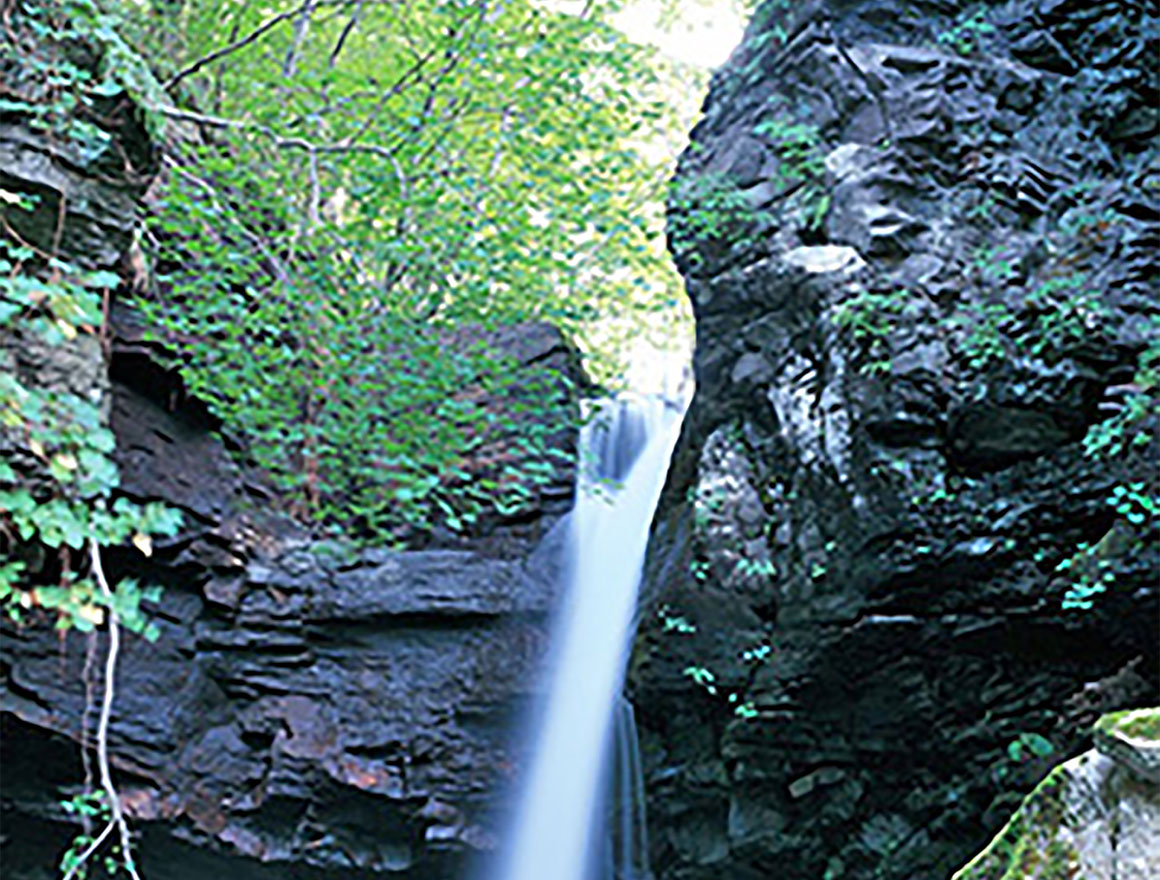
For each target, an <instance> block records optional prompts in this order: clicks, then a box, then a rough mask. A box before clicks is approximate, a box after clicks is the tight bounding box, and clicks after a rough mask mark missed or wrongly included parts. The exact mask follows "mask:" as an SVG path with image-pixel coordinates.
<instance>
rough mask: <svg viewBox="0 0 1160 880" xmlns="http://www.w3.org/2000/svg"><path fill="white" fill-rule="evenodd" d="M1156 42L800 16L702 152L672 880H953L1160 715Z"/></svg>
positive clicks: (774, 26)
mask: <svg viewBox="0 0 1160 880" xmlns="http://www.w3.org/2000/svg"><path fill="white" fill-rule="evenodd" d="M1156 52H1157V25H1156V19H1155V17H1154V10H1152V9H1151V8H1150V7H1148V6H1147V5H1146V4H1141V3H1133V2H1127V0H1123V2H1100V3H1088V2H1084V3H1080V2H1074V0H1015V2H1003V3H987V4H978V3H971V4H968V3H960V2H934V0H926V2H923V0H919V2H905V3H903V2H892V0H873V2H870V0H804V2H800V3H788V2H782V0H770V2H765V3H762V4H761V5H760V6H759V7H758V9H757V11H756V14H755V17H754V20H753V22H752V23H751V25H750V27H749V30H748V32H747V34H746V37H745V41H744V43H743V44H742V46H741V47H740V48H739V49H738V50H737V51H736V52H735V53H734V55H733V57H732V58H731V59H730V61H729V62H728V64H727V65H726V66H725V67H724V69H722V70H721V71H719V72H718V74H717V75H716V76H715V78H714V80H713V83H712V86H711V89H710V94H709V96H708V99H707V101H706V104H705V108H704V117H703V120H702V121H701V122H700V124H699V125H698V126H697V128H696V129H695V130H694V132H693V135H692V144H691V146H690V148H689V149H688V151H687V152H686V153H685V154H684V156H683V157H682V159H681V162H680V166H679V169H678V172H677V176H676V180H675V183H674V187H673V196H672V201H671V203H670V207H669V231H670V246H671V248H672V250H673V252H674V254H675V256H676V258H677V261H678V265H679V266H680V268H681V271H682V273H683V274H684V276H685V279H686V282H687V288H688V293H689V296H690V298H691V300H692V302H693V305H694V311H695V315H696V320H697V347H696V354H695V373H696V380H697V392H696V396H695V398H694V400H693V403H692V406H691V409H690V411H689V414H688V416H687V418H686V422H685V425H684V430H683V435H682V438H681V441H680V443H679V445H678V449H677V452H676V456H675V459H674V463H673V468H672V470H671V472H670V477H669V482H668V485H667V487H666V491H665V496H664V498H663V499H662V502H661V508H660V510H659V512H658V516H657V519H656V521H655V522H654V531H653V536H652V542H651V545H650V551H649V558H648V561H647V563H646V572H645V584H644V594H643V599H642V601H643V605H642V612H641V624H640V627H639V630H638V632H637V637H636V642H635V647H634V651H633V657H632V662H631V668H630V671H629V689H630V693H631V698H632V700H633V702H634V704H635V706H636V710H637V716H638V720H639V725H640V728H641V736H642V748H643V750H644V754H645V762H646V786H647V789H648V811H649V821H650V833H651V842H652V854H653V869H654V871H655V872H656V874H657V876H658V878H661V880H718V878H722V877H728V878H730V880H763V878H768V877H779V878H784V880H795V878H803V880H804V878H810V880H817V878H823V877H824V878H825V880H837V878H847V880H850V878H870V877H875V878H891V880H902V878H909V880H933V878H939V877H947V876H949V875H950V874H951V873H952V872H954V871H955V870H956V869H958V868H960V867H961V866H963V865H964V864H965V863H966V862H967V861H968V860H969V859H970V857H971V856H972V855H974V854H975V853H977V852H979V851H980V850H981V849H982V848H983V847H984V846H985V845H986V844H987V842H988V841H989V840H990V839H991V837H992V836H993V835H994V834H995V832H996V831H997V830H998V829H999V828H1000V827H1001V826H1002V825H1003V823H1004V822H1006V820H1007V819H1008V818H1009V816H1010V814H1011V812H1012V810H1013V809H1014V808H1015V806H1016V805H1017V804H1018V802H1019V799H1020V798H1021V797H1022V796H1023V795H1024V794H1026V793H1027V792H1028V791H1030V790H1031V788H1032V787H1033V786H1034V785H1035V783H1036V782H1037V781H1038V780H1039V779H1040V778H1042V776H1043V775H1044V774H1045V773H1046V772H1047V770H1048V768H1049V767H1050V765H1051V764H1052V763H1053V762H1054V761H1056V760H1059V759H1061V758H1064V757H1068V756H1072V755H1075V754H1078V753H1079V752H1080V751H1082V749H1083V748H1085V747H1086V746H1087V744H1088V743H1089V739H1088V730H1089V728H1090V725H1091V723H1092V722H1093V721H1094V720H1095V718H1096V717H1097V716H1098V714H1099V713H1100V712H1104V711H1109V710H1112V709H1119V708H1124V707H1129V706H1134V705H1141V704H1145V703H1149V702H1151V703H1154V702H1155V701H1156V698H1157V679H1158V666H1160V662H1158V656H1157V645H1158V642H1160V637H1158V635H1160V634H1158V632H1157V621H1158V620H1160V594H1158V590H1157V582H1158V578H1157V572H1158V567H1157V566H1158V561H1160V560H1158V548H1157V525H1156V500H1155V499H1156V497H1157V468H1156V457H1155V453H1156V444H1155V434H1156V428H1157V424H1156V407H1155V394H1156V373H1155V364H1156V356H1157V353H1156V348H1155V340H1156V338H1157V337H1156V329H1157V319H1158V312H1160V298H1158V297H1157V295H1156V287H1155V279H1154V272H1153V268H1152V263H1153V261H1154V256H1155V246H1156V242H1157V219H1158V218H1160V213H1158V211H1157V201H1156V190H1157V186H1158V183H1160V178H1158V177H1157V167H1156V158H1157V143H1156V134H1157V110H1156V108H1157V104H1158V102H1157V94H1158V93H1157V69H1156V67H1155V64H1154V63H1153V61H1154V59H1155V57H1156Z"/></svg>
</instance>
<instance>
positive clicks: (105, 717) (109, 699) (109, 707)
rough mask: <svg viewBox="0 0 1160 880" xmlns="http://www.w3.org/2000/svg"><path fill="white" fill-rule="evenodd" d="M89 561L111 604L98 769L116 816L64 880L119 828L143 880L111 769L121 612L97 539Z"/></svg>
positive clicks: (124, 849)
mask: <svg viewBox="0 0 1160 880" xmlns="http://www.w3.org/2000/svg"><path fill="white" fill-rule="evenodd" d="M89 559H90V561H91V563H92V569H93V579H94V580H95V581H96V582H97V586H98V587H100V590H101V595H102V596H104V597H105V600H106V602H107V603H108V607H107V613H108V621H109V653H108V654H107V655H106V657H105V693H104V698H103V699H102V700H101V716H100V720H99V721H98V722H97V767H98V769H99V770H100V774H101V787H102V788H104V790H105V797H106V798H107V799H108V801H109V810H110V812H111V813H112V815H113V818H112V819H111V820H110V822H109V824H108V825H106V826H105V830H104V831H102V832H101V833H100V835H99V836H98V837H97V838H96V839H95V840H94V841H93V842H92V843H90V844H89V845H88V847H87V848H86V849H85V851H84V852H83V853H81V855H80V857H79V858H78V859H77V861H76V863H75V864H73V866H72V867H71V868H69V870H68V873H67V874H65V876H64V880H72V878H73V877H74V876H76V873H77V871H78V870H80V868H81V866H82V865H84V863H85V862H86V861H88V860H89V859H90V858H92V855H93V853H95V852H96V851H97V849H98V847H100V845H101V844H102V843H103V842H104V841H105V838H107V837H108V836H109V834H110V833H112V831H113V829H114V828H116V829H117V830H118V831H119V832H120V837H121V857H122V859H123V861H124V865H125V870H126V871H128V872H129V876H130V877H132V878H133V880H141V877H140V875H139V874H138V873H137V866H136V865H135V864H134V863H133V849H132V846H133V841H132V839H131V838H130V836H129V824H128V823H127V822H126V821H125V813H124V811H123V810H122V809H121V798H120V796H119V795H118V794H117V789H116V787H115V786H114V785H113V774H112V772H111V771H110V769H109V722H110V720H111V719H112V717H113V700H114V699H115V697H116V693H117V692H116V676H117V655H118V653H119V652H120V650H121V621H120V620H119V619H118V617H117V612H116V611H114V610H113V591H112V590H111V589H109V582H108V580H107V579H106V578H105V569H104V567H103V566H102V565H101V547H100V545H99V544H98V543H97V542H96V541H95V540H93V539H90V540H89Z"/></svg>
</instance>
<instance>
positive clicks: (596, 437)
mask: <svg viewBox="0 0 1160 880" xmlns="http://www.w3.org/2000/svg"><path fill="white" fill-rule="evenodd" d="M680 415H681V408H680V407H677V406H674V405H673V404H672V403H667V402H665V401H663V400H662V399H660V398H641V399H635V398H623V399H617V400H614V401H609V402H605V403H604V404H602V405H600V406H599V407H597V410H596V412H595V413H594V416H593V418H591V419H590V420H589V422H588V424H587V425H586V426H585V428H584V431H583V433H582V436H581V443H580V448H581V477H580V490H579V492H578V493H577V499H576V507H575V510H574V511H573V513H572V525H571V541H570V545H569V549H568V553H569V559H568V565H567V566H566V569H567V570H568V571H569V573H570V574H569V585H568V593H567V598H566V600H565V605H564V607H563V609H562V611H561V614H560V616H559V619H558V621H557V622H556V625H555V631H554V633H553V637H554V641H553V658H552V663H551V678H550V684H549V690H548V697H547V706H546V709H545V713H544V716H543V718H542V721H541V723H540V729H539V730H538V731H537V732H536V740H535V743H536V746H535V750H534V753H533V760H532V764H531V766H530V767H529V772H528V776H527V779H526V783H525V788H524V791H523V794H522V799H521V802H520V807H519V812H518V814H517V822H516V825H515V829H514V834H513V835H512V839H511V840H510V841H509V843H510V849H509V850H508V852H507V854H506V859H505V860H503V863H502V865H501V870H500V871H499V872H498V874H496V875H495V876H494V878H493V880H647V877H648V876H649V875H648V868H647V858H646V854H645V852H644V828H643V824H644V807H643V795H642V792H641V785H640V772H641V771H640V756H639V752H638V750H637V745H636V731H635V725H634V724H633V721H632V714H631V706H629V705H628V703H627V702H626V701H622V700H621V701H620V702H619V703H618V700H619V699H620V698H619V694H620V690H621V685H622V683H623V678H624V666H625V659H626V656H625V655H626V653H627V649H628V638H629V628H630V626H631V623H632V619H633V613H634V611H635V608H636V593H637V587H638V586H639V583H640V570H641V565H642V563H643V561H644V552H645V546H646V544H647V541H648V530H649V525H650V523H651V521H652V515H653V511H654V510H655V508H656V504H657V500H658V498H659V496H660V491H661V487H662V485H663V483H664V478H665V473H666V471H667V469H668V463H669V458H670V456H671V455H672V450H673V445H674V443H675V442H676V436H677V431H678V427H679V424H680ZM617 706H619V707H620V708H619V710H618V711H617V713H616V715H617V716H618V717H617V722H616V723H615V724H613V718H614V711H613V710H614V707H617ZM613 743H615V747H614V748H613V749H611V751H614V752H615V754H614V755H611V756H610V755H609V751H610V748H609V747H610V744H613ZM609 758H611V759H612V760H611V761H609ZM608 774H612V776H611V779H612V784H611V785H605V784H604V783H605V781H606V780H607V779H609V778H610V777H609V776H608ZM618 780H619V781H618ZM606 789H610V790H611V791H612V793H613V797H614V798H615V802H614V803H611V804H609V803H607V802H606V801H605V790H606ZM609 808H611V809H609ZM609 813H611V815H612V816H614V817H615V821H614V824H615V825H616V826H617V831H616V833H614V834H612V835H611V836H608V835H606V834H605V824H606V823H605V819H606V816H607V815H608V814H609Z"/></svg>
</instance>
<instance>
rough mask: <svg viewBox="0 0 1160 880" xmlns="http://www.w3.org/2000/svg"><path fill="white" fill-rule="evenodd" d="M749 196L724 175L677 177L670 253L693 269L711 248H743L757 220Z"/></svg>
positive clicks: (671, 198) (671, 207)
mask: <svg viewBox="0 0 1160 880" xmlns="http://www.w3.org/2000/svg"><path fill="white" fill-rule="evenodd" d="M757 216H758V214H757V211H756V209H755V208H754V206H753V203H752V202H751V201H750V200H749V197H748V196H747V195H746V194H745V193H744V192H743V191H742V190H741V188H740V187H738V185H737V183H736V182H735V181H734V180H733V178H731V177H730V176H729V175H727V174H721V173H718V172H707V173H704V174H700V175H696V176H690V177H678V178H677V179H676V180H674V181H673V185H672V189H671V191H670V194H669V239H670V241H671V242H672V248H673V254H674V255H675V256H676V257H677V259H678V260H684V261H686V262H687V263H688V265H689V267H690V268H691V269H692V270H694V271H696V270H698V269H700V268H703V267H704V266H705V263H706V256H705V255H706V253H707V252H709V251H710V250H728V249H730V248H744V247H746V246H748V245H749V244H751V243H752V237H751V232H750V230H749V228H748V227H749V226H751V224H752V223H753V222H754V221H755V220H756V219H757Z"/></svg>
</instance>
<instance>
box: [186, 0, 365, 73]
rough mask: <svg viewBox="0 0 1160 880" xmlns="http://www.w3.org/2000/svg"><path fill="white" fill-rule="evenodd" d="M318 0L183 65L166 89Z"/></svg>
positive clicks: (342, 1) (344, 0)
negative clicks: (187, 64)
mask: <svg viewBox="0 0 1160 880" xmlns="http://www.w3.org/2000/svg"><path fill="white" fill-rule="evenodd" d="M317 2H318V0H305V2H303V3H301V4H299V5H298V6H296V7H294V8H293V9H290V10H288V11H286V12H280V13H278V14H277V15H275V16H274V17H273V18H270V19H268V20H266V21H264V22H262V24H260V25H258V27H256V28H255V29H254V30H252V31H250V33H248V34H246V36H244V37H242V38H241V39H238V40H234V41H233V42H232V43H229V44H227V45H225V46H222V48H220V49H215V50H214V51H213V52H210V53H209V54H208V55H205V56H203V57H201V58H199V59H197V61H195V62H193V64H190V65H189V66H187V67H183V68H182V69H181V70H179V71H177V73H175V74H174V75H173V76H171V77H170V78H169V79H168V80H167V81H166V82H165V88H166V90H168V89H171V88H173V87H174V86H175V85H177V84H178V83H179V82H181V81H182V80H183V79H185V78H186V77H187V76H192V75H193V74H195V73H197V72H198V71H199V70H201V69H202V68H203V67H206V66H207V65H210V64H213V63H214V62H215V61H219V60H221V59H222V58H225V57H226V56H227V55H232V54H233V53H234V52H237V51H238V50H239V49H244V48H245V47H246V46H249V45H250V44H251V43H253V42H255V41H256V40H258V39H259V38H260V37H261V36H262V35H263V34H265V33H266V32H267V31H270V30H272V29H273V28H275V27H277V26H278V25H280V24H281V23H282V22H284V21H288V20H289V19H291V18H294V17H295V16H298V15H301V14H302V13H303V12H305V11H306V10H307V9H309V8H311V7H313V6H314V4H315V3H317ZM356 2H358V0H331V4H332V5H339V6H349V5H351V4H352V3H356Z"/></svg>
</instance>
